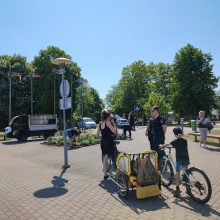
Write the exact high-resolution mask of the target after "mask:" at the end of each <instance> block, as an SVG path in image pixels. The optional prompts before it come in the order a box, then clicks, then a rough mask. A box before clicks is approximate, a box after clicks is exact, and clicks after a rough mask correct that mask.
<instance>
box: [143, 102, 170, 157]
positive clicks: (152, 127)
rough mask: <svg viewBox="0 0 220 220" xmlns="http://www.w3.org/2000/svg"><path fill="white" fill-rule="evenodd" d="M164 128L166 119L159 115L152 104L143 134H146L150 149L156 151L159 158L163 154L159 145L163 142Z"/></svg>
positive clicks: (157, 109) (156, 108)
mask: <svg viewBox="0 0 220 220" xmlns="http://www.w3.org/2000/svg"><path fill="white" fill-rule="evenodd" d="M166 130H167V126H166V119H165V118H163V117H161V116H160V112H159V108H158V107H157V106H153V107H152V108H151V118H150V119H149V123H148V126H147V129H146V132H145V134H146V136H148V140H149V142H150V148H151V150H155V151H156V152H157V153H158V159H159V160H160V158H162V157H163V156H164V155H165V153H164V151H163V150H161V149H160V147H159V145H160V144H164V141H165V134H166Z"/></svg>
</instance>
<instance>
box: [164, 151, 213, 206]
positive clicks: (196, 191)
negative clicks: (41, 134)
mask: <svg viewBox="0 0 220 220" xmlns="http://www.w3.org/2000/svg"><path fill="white" fill-rule="evenodd" d="M167 148H168V149H169V153H168V155H166V156H164V157H163V158H162V159H161V160H160V168H161V169H160V175H161V183H162V185H163V186H165V187H168V186H170V185H171V184H172V182H173V180H174V179H175V178H174V167H175V162H174V161H173V158H172V155H171V148H170V147H167ZM164 150H165V149H164ZM180 182H181V184H182V185H183V186H185V187H186V192H187V194H188V195H189V196H190V197H191V198H192V199H193V200H194V201H196V202H198V203H201V204H203V203H207V202H208V201H209V200H210V198H211V195H212V186H211V182H210V180H209V178H208V176H207V175H206V173H205V172H204V171H203V170H201V169H199V168H197V167H190V168H188V169H186V170H184V169H182V170H181V172H180Z"/></svg>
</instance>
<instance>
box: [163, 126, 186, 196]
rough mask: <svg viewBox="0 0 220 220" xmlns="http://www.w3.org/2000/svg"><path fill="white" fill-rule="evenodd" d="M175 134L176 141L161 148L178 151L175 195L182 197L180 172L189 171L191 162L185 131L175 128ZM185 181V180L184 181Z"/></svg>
mask: <svg viewBox="0 0 220 220" xmlns="http://www.w3.org/2000/svg"><path fill="white" fill-rule="evenodd" d="M173 133H174V135H175V137H176V139H175V140H173V141H171V142H170V143H169V144H161V145H160V147H167V148H175V150H176V174H175V178H176V191H175V193H174V196H175V197H180V193H181V191H180V184H181V181H180V171H181V169H184V170H186V169H188V165H189V164H190V162H189V152H188V143H187V140H186V139H184V138H183V137H182V135H183V131H182V129H181V128H174V129H173ZM183 180H184V179H183Z"/></svg>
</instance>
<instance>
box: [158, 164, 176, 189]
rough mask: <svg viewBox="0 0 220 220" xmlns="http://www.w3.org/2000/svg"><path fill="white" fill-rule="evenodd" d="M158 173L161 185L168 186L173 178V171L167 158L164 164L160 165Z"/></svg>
mask: <svg viewBox="0 0 220 220" xmlns="http://www.w3.org/2000/svg"><path fill="white" fill-rule="evenodd" d="M160 175H161V183H162V185H163V186H165V187H168V186H170V185H171V184H172V182H173V179H174V171H173V166H172V164H171V163H170V161H169V160H168V161H167V162H166V163H165V164H164V166H162V167H161V171H160Z"/></svg>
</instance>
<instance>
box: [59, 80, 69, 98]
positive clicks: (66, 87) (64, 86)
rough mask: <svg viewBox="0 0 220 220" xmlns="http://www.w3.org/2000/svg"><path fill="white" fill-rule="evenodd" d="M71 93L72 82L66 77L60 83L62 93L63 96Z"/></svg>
mask: <svg viewBox="0 0 220 220" xmlns="http://www.w3.org/2000/svg"><path fill="white" fill-rule="evenodd" d="M69 93H70V84H69V82H68V81H67V80H66V79H65V80H62V82H61V83H60V95H61V96H62V97H67V96H68V95H69Z"/></svg>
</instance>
